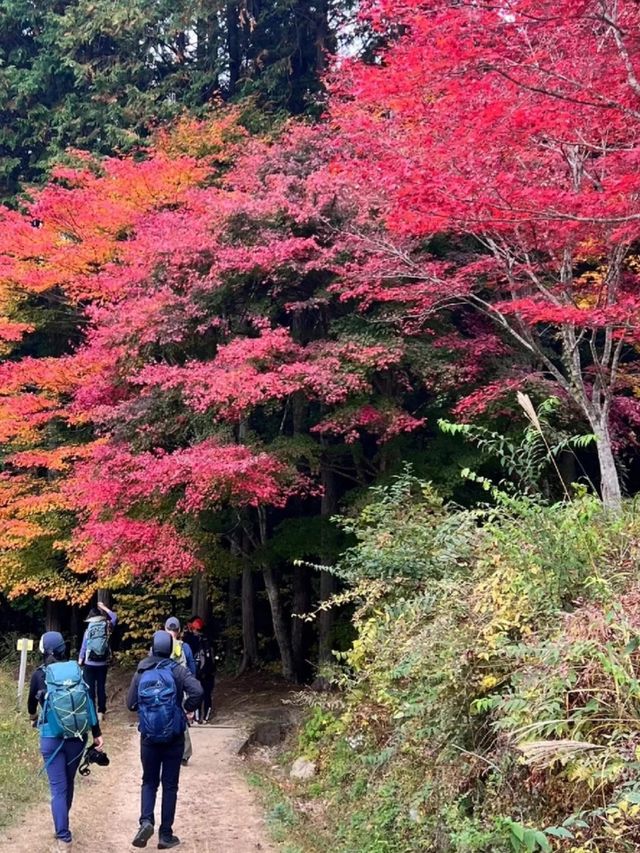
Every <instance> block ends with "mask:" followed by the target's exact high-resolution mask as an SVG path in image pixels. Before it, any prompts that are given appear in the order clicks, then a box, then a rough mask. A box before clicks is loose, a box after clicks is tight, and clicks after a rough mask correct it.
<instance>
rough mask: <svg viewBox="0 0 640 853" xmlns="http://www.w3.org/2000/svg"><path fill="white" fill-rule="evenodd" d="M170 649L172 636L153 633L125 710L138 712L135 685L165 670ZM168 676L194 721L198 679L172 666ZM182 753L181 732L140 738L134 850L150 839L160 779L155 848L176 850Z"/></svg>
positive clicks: (133, 681) (182, 738)
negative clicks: (159, 738) (166, 736)
mask: <svg viewBox="0 0 640 853" xmlns="http://www.w3.org/2000/svg"><path fill="white" fill-rule="evenodd" d="M172 649H173V637H172V636H171V634H169V632H168V631H156V633H155V634H154V635H153V645H152V648H151V654H150V655H149V656H148V657H146V658H145V659H144V660H142V661H141V662H140V664H139V665H138V669H137V671H136V673H135V675H134V676H133V679H132V681H131V686H130V687H129V693H128V695H127V707H128V708H129V710H130V711H137V710H138V685H139V683H140V679H141V677H142V675H143V673H145V672H146V671H148V670H150V669H154V668H158V666H159V665H160V666H162V667H163V668H167V661H168V659H169V658H170V657H171V652H172ZM170 672H171V675H172V676H173V679H174V681H175V685H176V702H177V703H178V705H179V706H180V707H181V708H182V707H184V711H185V713H186V716H187V719H193V712H194V711H195V710H196V708H199V707H200V703H201V702H202V687H201V686H200V683H199V681H198V679H197V678H196V677H195V676H194V675H192V674H191V673H190V672H189V670H188V669H187V668H186V667H184V666H181V665H180V664H177V663H176V664H173V665H171V666H170ZM183 703H184V704H183ZM183 750H184V732H182V733H181V734H177V735H176V736H175V737H173V738H172V739H171V740H169V741H168V742H163V743H155V742H151V741H150V740H149V738H147V737H145V736H144V735H141V737H140V758H141V760H142V796H141V801H142V802H141V809H140V826H139V828H138V832H137V833H136V836H135V838H134V839H133V842H132V844H133V846H134V847H146V846H147V842H148V841H149V839H150V838H151V836H152V835H153V832H154V822H155V819H154V809H155V803H156V794H157V792H158V786H159V784H160V778H161V777H162V808H161V823H160V828H159V832H158V836H159V837H158V848H159V849H160V850H168V849H169V848H170V847H176V846H177V845H178V844H180V839H179V838H177V837H176V836H175V835H174V834H173V820H174V817H175V813H176V803H177V799H178V781H179V778H180V763H181V760H182V753H183Z"/></svg>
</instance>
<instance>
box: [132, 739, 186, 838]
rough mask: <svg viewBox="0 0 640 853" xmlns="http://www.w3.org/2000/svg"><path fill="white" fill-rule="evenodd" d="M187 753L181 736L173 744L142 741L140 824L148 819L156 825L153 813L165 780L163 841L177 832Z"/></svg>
mask: <svg viewBox="0 0 640 853" xmlns="http://www.w3.org/2000/svg"><path fill="white" fill-rule="evenodd" d="M183 751H184V735H180V737H178V738H176V739H175V740H172V741H171V742H170V743H148V742H147V741H146V740H145V739H144V738H141V739H140V759H141V760H142V806H141V809H140V823H142V822H143V821H145V820H148V821H149V823H151V824H153V823H155V820H154V815H153V812H154V809H155V805H156V794H157V792H158V785H159V784H160V780H161V779H162V808H161V813H160V818H161V823H160V832H159V835H160V838H169V836H170V835H172V833H173V819H174V817H175V814H176V803H177V802H178V780H179V778H180V762H181V761H182V753H183Z"/></svg>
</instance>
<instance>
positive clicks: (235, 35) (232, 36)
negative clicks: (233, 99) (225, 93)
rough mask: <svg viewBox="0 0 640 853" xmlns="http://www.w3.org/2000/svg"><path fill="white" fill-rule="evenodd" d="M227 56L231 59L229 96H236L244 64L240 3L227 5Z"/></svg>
mask: <svg viewBox="0 0 640 853" xmlns="http://www.w3.org/2000/svg"><path fill="white" fill-rule="evenodd" d="M227 54H228V57H229V95H230V96H232V95H234V94H235V91H236V87H237V85H238V80H239V79H240V68H241V63H242V57H241V51H240V8H239V6H238V3H228V4H227Z"/></svg>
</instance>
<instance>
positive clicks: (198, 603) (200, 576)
mask: <svg viewBox="0 0 640 853" xmlns="http://www.w3.org/2000/svg"><path fill="white" fill-rule="evenodd" d="M191 613H192V615H193V616H199V617H200V618H201V619H202V620H204V621H205V622H207V621H208V619H209V615H210V614H209V590H208V588H207V578H206V576H205V574H204V572H196V574H195V575H194V576H193V578H192V579H191Z"/></svg>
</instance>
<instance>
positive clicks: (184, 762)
mask: <svg viewBox="0 0 640 853" xmlns="http://www.w3.org/2000/svg"><path fill="white" fill-rule="evenodd" d="M188 763H189V759H188V758H183V759H182V761H181V762H180V764H182V766H183V767H186V766H187V764H188Z"/></svg>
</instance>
